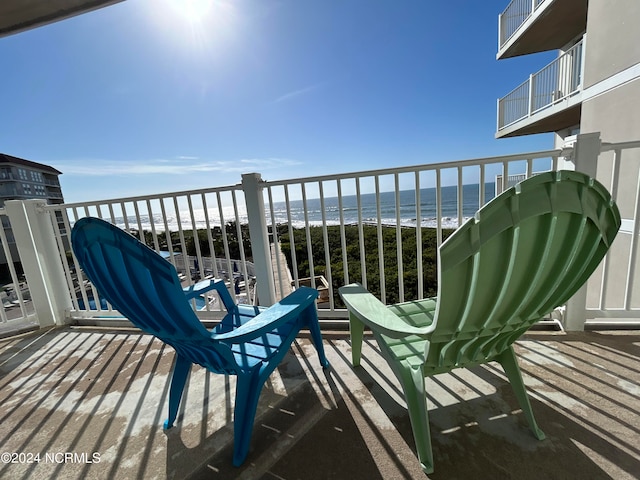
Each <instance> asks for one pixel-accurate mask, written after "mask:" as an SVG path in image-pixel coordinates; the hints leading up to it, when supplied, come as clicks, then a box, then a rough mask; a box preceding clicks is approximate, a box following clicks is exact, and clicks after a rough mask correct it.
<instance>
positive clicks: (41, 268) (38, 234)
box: [4, 200, 71, 327]
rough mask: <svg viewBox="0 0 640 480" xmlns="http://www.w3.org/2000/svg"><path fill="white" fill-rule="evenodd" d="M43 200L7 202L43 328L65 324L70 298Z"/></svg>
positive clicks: (25, 272) (21, 259)
mask: <svg viewBox="0 0 640 480" xmlns="http://www.w3.org/2000/svg"><path fill="white" fill-rule="evenodd" d="M45 205H46V202H44V201H43V200H7V201H6V202H5V204H4V208H5V211H6V213H7V215H8V216H9V220H10V221H11V229H12V231H13V236H14V238H15V240H16V246H17V247H18V254H19V255H20V262H21V263H22V269H23V270H24V274H25V276H26V278H27V284H28V285H29V291H30V293H31V300H32V302H33V308H34V309H35V312H36V315H37V318H38V322H39V323H40V326H41V327H47V326H53V325H63V324H64V323H65V318H66V311H67V310H68V309H70V308H71V298H70V296H69V291H68V289H67V287H66V285H67V282H66V280H65V276H64V270H63V268H62V261H61V260H60V252H59V250H58V245H57V243H56V238H55V234H54V231H53V225H51V217H50V216H49V214H48V213H47V212H46V211H45V209H44V206H45Z"/></svg>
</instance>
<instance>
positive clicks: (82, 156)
mask: <svg viewBox="0 0 640 480" xmlns="http://www.w3.org/2000/svg"><path fill="white" fill-rule="evenodd" d="M507 3H508V2H507V0H489V1H485V2H477V1H473V2H471V1H468V0H449V1H447V2H431V1H419V0H402V1H399V0H307V1H301V0H273V1H271V0H237V1H230V0H229V1H227V0H190V1H189V0H127V1H125V2H123V3H120V4H117V5H114V6H111V7H107V8H104V9H100V10H97V11H95V12H92V13H89V14H85V15H81V16H78V17H75V18H72V19H68V20H64V21H61V22H57V23H55V24H51V25H48V26H45V27H42V28H38V29H34V30H30V31H27V32H23V33H20V34H17V35H13V36H10V37H5V38H2V39H0V58H2V63H3V69H2V70H3V74H2V76H1V77H0V95H1V99H2V105H3V122H2V123H3V125H2V128H1V129H0V152H3V153H7V154H10V155H15V156H18V157H22V158H26V159H29V160H33V161H36V162H41V163H45V164H49V165H52V166H54V167H56V168H58V169H59V170H61V171H62V172H63V175H62V176H61V177H60V179H61V183H62V187H63V193H64V196H65V200H66V201H68V202H76V201H86V200H98V199H105V198H114V197H122V196H132V195H143V194H152V193H161V192H170V191H176V190H185V189H195V188H203V187H212V186H222V185H229V184H236V183H238V182H239V181H240V178H241V177H240V176H241V173H246V172H252V171H253V172H260V173H261V174H262V176H263V178H264V179H266V180H275V179H283V178H296V177H304V176H310V175H322V174H327V173H341V172H349V171H357V170H364V169H373V168H386V167H393V166H402V165H413V164H421V163H433V162H441V161H450V160H460V159H466V158H473V157H485V156H492V155H501V154H510V153H517V152H524V151H532V150H543V149H549V148H552V146H553V140H552V137H551V135H549V134H546V135H534V136H527V137H520V138H514V139H502V140H495V139H494V133H495V125H496V99H497V98H498V97H501V96H503V95H505V94H506V93H508V92H509V91H510V90H512V89H513V88H515V87H516V86H517V85H519V84H520V83H521V82H523V81H524V80H525V79H526V78H527V77H528V75H529V74H530V73H533V72H535V71H537V70H539V69H540V68H541V67H543V66H544V65H546V64H547V63H548V62H549V61H550V60H551V59H552V57H553V55H554V54H553V53H546V54H538V55H529V56H525V57H519V58H514V59H508V60H501V61H497V60H496V59H495V55H496V50H497V18H498V14H499V13H500V12H501V11H502V10H504V8H505V7H506V5H507Z"/></svg>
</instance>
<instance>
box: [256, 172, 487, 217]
mask: <svg viewBox="0 0 640 480" xmlns="http://www.w3.org/2000/svg"><path fill="white" fill-rule="evenodd" d="M479 188H480V187H479V185H477V184H475V185H473V184H472V185H463V188H462V216H463V221H464V220H466V219H467V218H470V217H472V216H473V215H474V214H475V212H476V211H477V210H478V208H479V207H478V200H479V196H480V191H479ZM494 193H495V184H494V183H486V184H485V200H484V203H487V202H488V201H489V200H491V199H492V198H493V197H494ZM379 197H380V199H379V202H376V195H375V194H374V193H370V194H364V195H360V210H361V214H360V215H359V214H358V199H357V197H356V196H355V195H349V196H343V197H342V209H340V204H339V202H338V198H337V197H333V198H325V200H324V211H323V209H322V205H321V202H320V200H319V199H307V201H306V212H305V205H304V203H303V201H302V200H296V201H291V202H289V209H287V205H286V203H285V202H275V203H274V217H275V221H276V223H288V222H289V219H291V224H292V225H293V226H294V227H304V225H305V222H306V221H307V220H308V222H309V224H310V225H322V224H323V221H324V222H325V223H326V224H327V225H338V224H340V222H341V212H342V221H343V222H344V223H345V224H347V225H348V224H354V223H357V222H358V221H359V219H361V220H362V222H363V223H377V222H378V217H380V219H381V220H380V221H381V223H382V224H384V225H396V224H397V223H398V218H399V220H400V225H402V226H411V227H415V226H416V225H417V224H418V218H419V222H420V225H422V226H423V227H435V226H436V224H437V217H438V215H437V212H436V189H435V188H423V189H421V190H420V209H419V213H418V209H417V208H416V194H415V190H404V191H401V192H400V194H399V198H398V201H397V202H396V194H395V192H382V193H380V196H379ZM378 203H379V206H378ZM378 209H379V213H378ZM323 212H324V215H323ZM440 217H441V219H442V220H441V222H442V226H443V227H445V228H447V227H450V228H455V227H457V226H458V188H457V186H455V185H454V186H448V187H442V206H441V209H440ZM268 218H269V217H268Z"/></svg>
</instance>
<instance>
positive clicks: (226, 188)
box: [47, 183, 242, 210]
mask: <svg viewBox="0 0 640 480" xmlns="http://www.w3.org/2000/svg"><path fill="white" fill-rule="evenodd" d="M233 190H242V185H240V184H239V183H238V184H235V185H224V186H221V187H209V188H200V189H194V190H181V191H177V192H165V193H156V194H151V195H138V196H133V197H122V198H109V199H104V200H90V201H87V202H73V203H64V204H58V205H47V208H49V209H51V210H55V209H56V207H57V209H60V208H74V207H85V206H90V205H105V204H116V203H131V202H140V201H145V200H160V199H165V198H173V197H184V196H189V195H200V194H208V193H218V192H220V193H222V192H230V191H233Z"/></svg>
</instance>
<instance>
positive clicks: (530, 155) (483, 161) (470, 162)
mask: <svg viewBox="0 0 640 480" xmlns="http://www.w3.org/2000/svg"><path fill="white" fill-rule="evenodd" d="M565 151H566V150H565ZM562 152H563V150H561V149H556V150H542V151H539V152H526V153H520V154H515V155H501V156H496V157H483V158H472V159H467V160H454V161H450V162H438V163H425V164H421V165H412V166H406V167H390V168H383V169H378V170H361V171H358V172H348V173H336V174H329V175H321V176H316V177H302V178H295V179H287V180H269V181H265V182H263V185H266V186H283V185H292V184H299V183H309V182H323V181H331V180H344V179H350V178H362V177H373V176H376V175H378V176H379V175H393V174H396V173H413V172H416V171H429V170H440V169H445V168H458V167H467V166H477V165H488V164H492V163H503V162H511V161H516V160H527V159H536V158H547V157H555V156H558V155H560V154H561V153H562Z"/></svg>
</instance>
